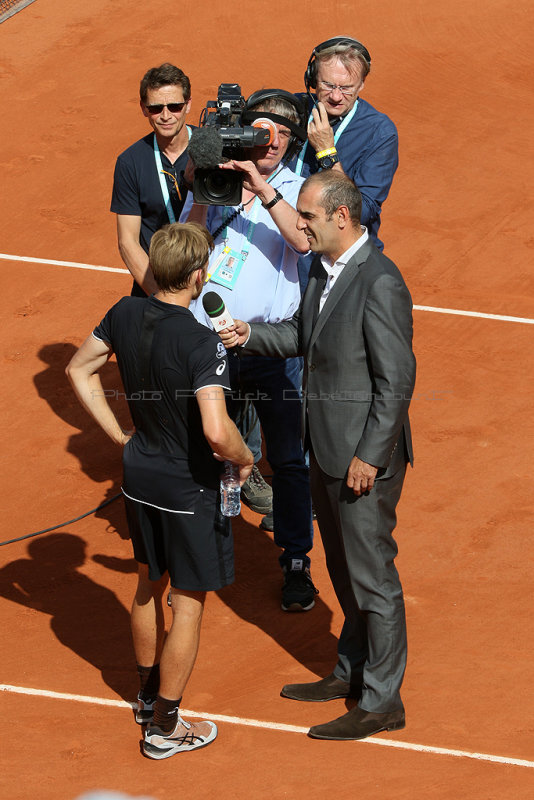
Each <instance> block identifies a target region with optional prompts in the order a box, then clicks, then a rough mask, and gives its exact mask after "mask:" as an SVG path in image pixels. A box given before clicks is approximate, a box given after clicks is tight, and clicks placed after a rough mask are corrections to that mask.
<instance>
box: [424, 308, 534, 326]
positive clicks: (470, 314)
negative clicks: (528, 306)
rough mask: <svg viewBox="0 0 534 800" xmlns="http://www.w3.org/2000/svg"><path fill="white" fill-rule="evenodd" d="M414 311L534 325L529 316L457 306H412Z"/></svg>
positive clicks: (533, 320)
mask: <svg viewBox="0 0 534 800" xmlns="http://www.w3.org/2000/svg"><path fill="white" fill-rule="evenodd" d="M413 308H414V311H435V312H437V313H438V314H457V315H458V316H460V317H480V318H482V319H497V320H499V321H500V322H522V323H523V324H524V325H534V319H529V317H506V316H504V315H502V314H483V313H482V312H481V311H460V310H459V309H457V308H434V307H433V306H414V307H413Z"/></svg>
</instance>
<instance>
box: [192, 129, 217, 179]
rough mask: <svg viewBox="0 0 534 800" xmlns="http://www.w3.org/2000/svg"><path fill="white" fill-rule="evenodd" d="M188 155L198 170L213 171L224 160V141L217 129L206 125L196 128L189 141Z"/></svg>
mask: <svg viewBox="0 0 534 800" xmlns="http://www.w3.org/2000/svg"><path fill="white" fill-rule="evenodd" d="M188 153H189V155H190V157H191V161H192V162H193V164H194V165H195V167H196V168H197V169H213V168H214V167H217V166H218V165H219V164H220V163H221V162H222V160H223V140H222V136H221V134H220V133H219V131H218V130H217V128H215V127H213V126H212V125H206V126H205V127H204V128H195V129H194V131H193V133H192V134H191V138H190V140H189V148H188Z"/></svg>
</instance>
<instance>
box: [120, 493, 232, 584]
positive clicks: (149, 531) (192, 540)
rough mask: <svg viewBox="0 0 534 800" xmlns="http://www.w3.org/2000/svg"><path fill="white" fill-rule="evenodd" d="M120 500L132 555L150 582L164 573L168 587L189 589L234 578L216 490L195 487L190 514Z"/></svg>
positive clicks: (227, 525) (228, 528) (226, 526)
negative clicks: (146, 566) (124, 510)
mask: <svg viewBox="0 0 534 800" xmlns="http://www.w3.org/2000/svg"><path fill="white" fill-rule="evenodd" d="M124 502H125V505H126V517H127V520H128V528H129V530H130V537H131V539H132V544H133V550H134V556H135V560H136V561H137V562H139V563H141V564H148V576H149V579H150V580H151V581H157V580H159V579H160V578H161V577H163V575H164V574H165V572H168V573H169V577H170V581H171V586H173V587H174V588H175V589H183V590H185V591H189V592H197V591H198V592H201V591H211V590H214V589H221V588H222V587H223V586H227V585H228V584H229V583H232V582H233V580H234V547H233V539H232V529H231V526H230V520H229V519H228V517H223V516H222V514H221V512H220V509H219V497H218V493H217V492H216V491H213V490H211V489H204V490H203V491H202V492H199V497H198V500H197V502H196V503H195V505H194V506H193V507H192V508H191V510H192V511H193V512H194V513H193V514H184V513H176V512H172V511H163V510H162V509H160V508H155V507H153V506H149V505H147V504H146V503H141V502H138V501H137V500H131V499H130V498H129V497H126V496H125V497H124Z"/></svg>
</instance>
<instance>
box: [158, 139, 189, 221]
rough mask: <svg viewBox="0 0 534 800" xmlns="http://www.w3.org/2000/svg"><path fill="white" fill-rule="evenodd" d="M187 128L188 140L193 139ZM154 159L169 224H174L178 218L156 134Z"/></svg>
mask: <svg viewBox="0 0 534 800" xmlns="http://www.w3.org/2000/svg"><path fill="white" fill-rule="evenodd" d="M186 128H187V136H188V139H190V138H191V128H190V127H189V125H186ZM154 158H155V159H156V168H157V170H158V178H159V185H160V186H161V193H162V195H163V202H164V203H165V209H166V211H167V216H168V217H169V222H170V223H173V222H176V217H175V216H174V211H173V208H172V203H171V197H170V194H169V187H168V186H167V179H166V177H165V174H164V172H163V164H162V163H161V153H160V151H159V146H158V140H157V139H156V134H154Z"/></svg>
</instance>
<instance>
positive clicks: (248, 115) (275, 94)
mask: <svg viewBox="0 0 534 800" xmlns="http://www.w3.org/2000/svg"><path fill="white" fill-rule="evenodd" d="M271 99H281V100H285V101H286V102H287V103H290V104H291V105H292V106H293V107H294V109H295V110H296V112H297V114H298V118H299V124H298V125H296V124H295V123H294V122H292V121H291V120H290V119H287V117H284V116H283V115H282V114H275V113H274V112H272V111H254V109H255V108H257V106H259V105H261V104H263V103H265V102H266V101H267V100H271ZM260 118H263V119H265V118H267V119H270V120H272V121H273V122H278V124H279V125H284V126H285V127H286V128H289V130H290V131H291V133H292V136H291V138H290V140H289V144H288V146H287V150H286V153H285V156H284V159H283V160H284V163H285V162H289V161H290V160H291V159H292V158H293V157H294V156H295V155H296V154H297V153H298V151H299V150H300V148H301V147H302V144H303V143H304V142H305V141H306V139H307V137H308V134H307V130H306V129H307V123H308V115H307V113H306V108H305V105H304V102H303V101H302V100H301V99H300V97H297V96H296V95H294V94H291V92H286V91H284V89H260V90H259V91H257V92H254V93H253V94H251V95H250V97H249V98H248V99H247V100H246V102H245V106H244V108H243V111H242V112H241V121H242V122H243V123H248V124H250V123H253V122H254V121H255V120H257V119H260Z"/></svg>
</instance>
